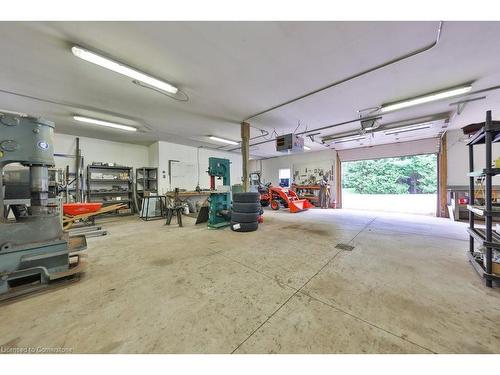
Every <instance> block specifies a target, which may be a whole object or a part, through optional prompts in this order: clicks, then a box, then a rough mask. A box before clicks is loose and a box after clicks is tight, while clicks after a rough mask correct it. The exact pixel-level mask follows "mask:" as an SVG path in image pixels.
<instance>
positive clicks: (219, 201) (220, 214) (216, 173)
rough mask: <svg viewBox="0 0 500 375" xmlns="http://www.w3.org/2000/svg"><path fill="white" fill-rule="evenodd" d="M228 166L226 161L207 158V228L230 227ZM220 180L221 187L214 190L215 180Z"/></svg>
mask: <svg viewBox="0 0 500 375" xmlns="http://www.w3.org/2000/svg"><path fill="white" fill-rule="evenodd" d="M230 164H231V162H230V161H229V160H228V159H220V158H208V174H209V176H210V197H209V198H208V200H209V211H208V227H209V228H215V229H217V228H223V227H226V226H228V225H230V218H231V190H230V180H231V178H230V177H231V175H230ZM216 177H217V178H218V179H219V180H220V179H222V185H223V186H222V187H220V188H219V190H216V189H215V178H216Z"/></svg>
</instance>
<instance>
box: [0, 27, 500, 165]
mask: <svg viewBox="0 0 500 375" xmlns="http://www.w3.org/2000/svg"><path fill="white" fill-rule="evenodd" d="M437 27H438V22H0V35H2V38H0V51H1V53H0V90H3V91H4V92H0V108H1V109H7V110H13V111H20V112H26V113H29V114H32V115H37V116H43V117H46V118H48V119H50V120H53V121H54V122H55V123H56V129H57V131H58V132H62V133H67V134H73V135H80V136H89V137H97V138H102V139H108V140H115V141H126V142H133V143H140V144H149V143H151V142H153V141H155V140H165V141H171V142H176V143H182V144H188V145H194V146H203V145H204V146H213V147H218V146H219V145H218V144H217V143H214V142H213V141H210V140H208V139H207V135H216V136H220V137H224V138H229V139H234V140H238V139H239V136H240V127H239V123H240V122H241V121H242V120H244V119H246V118H247V117H249V116H250V115H252V114H254V113H257V112H260V111H262V110H265V109H266V108H269V107H272V106H274V105H276V104H279V103H282V102H284V101H287V100H290V99H293V98H295V97H297V96H300V95H302V94H304V93H307V92H309V91H312V90H315V89H317V88H320V87H323V86H326V85H328V84H330V83H332V82H335V81H338V80H340V79H342V78H345V77H347V76H350V75H353V74H356V73H358V72H360V71H363V70H366V69H368V68H371V67H373V66H375V65H378V64H381V63H384V62H386V61H388V60H391V59H394V58H395V57H398V56H401V55H404V54H406V53H409V52H411V51H414V50H416V49H419V48H421V47H424V46H426V45H428V44H430V43H432V42H433V41H434V40H435V38H436V32H437ZM499 37H500V22H445V23H444V25H443V30H442V35H441V40H440V42H439V43H438V45H437V46H435V47H434V48H432V49H431V50H430V51H427V52H424V53H422V54H419V55H417V56H414V57H411V58H409V59H407V60H404V61H402V62H399V63H396V64H393V65H391V66H388V67H386V68H383V69H381V70H378V71H376V72H372V73H369V74H367V75H364V76H362V77H359V78H356V79H354V80H352V81H349V82H346V83H343V84H341V85H339V86H336V87H333V88H331V89H328V90H325V91H323V92H321V93H318V94H315V95H313V96H310V97H308V98H305V99H303V100H300V101H298V102H295V103H293V104H290V105H287V106H285V107H282V108H279V109H277V110H274V111H272V112H270V113H267V114H264V115H261V116H258V117H257V118H254V119H252V120H251V121H250V123H251V124H252V125H253V126H256V127H259V128H262V129H266V130H268V131H269V132H272V131H273V130H275V131H276V132H277V133H278V134H284V133H288V132H292V131H293V130H294V129H295V128H297V125H298V124H299V121H300V126H299V128H298V131H304V130H305V129H306V127H307V129H314V128H317V127H323V126H326V125H329V124H335V123H338V122H343V121H348V120H352V119H354V118H356V117H357V112H356V111H357V110H358V109H362V108H367V107H373V106H377V105H380V104H382V103H387V102H393V101H397V100H401V99H405V98H408V97H412V96H418V95H422V94H425V93H428V92H433V91H436V90H441V89H446V88H449V87H453V86H456V85H459V84H462V83H465V82H473V90H474V91H475V90H479V89H483V88H486V87H490V86H496V85H499V84H500V69H498V67H499V66H500V50H499V49H498V48H496V46H497V44H498V40H499ZM72 44H79V45H82V46H85V47H88V48H89V49H92V50H96V51H103V52H105V53H106V54H107V55H109V56H112V57H114V58H115V59H117V60H119V61H121V62H124V63H126V64H128V65H130V66H133V67H136V68H138V69H140V70H143V71H145V72H148V73H150V74H152V75H154V76H156V77H158V78H161V79H164V80H166V81H168V82H171V83H173V84H175V85H176V86H178V87H179V88H180V89H181V90H183V91H184V92H185V93H187V95H188V96H189V98H190V99H189V101H188V102H178V101H175V100H172V99H170V98H168V97H166V96H164V95H162V94H160V93H157V92H155V91H152V90H149V89H146V88H142V87H139V86H137V85H135V84H133V83H132V82H131V80H130V79H129V78H126V77H123V76H120V75H117V74H115V73H113V72H110V71H108V70H106V69H103V68H100V67H98V66H95V65H93V64H90V63H88V62H85V61H83V60H80V59H77V58H75V57H74V56H73V55H72V54H71V51H70V47H71V46H72ZM5 91H8V92H11V93H5ZM12 93H17V94H20V95H22V96H20V95H13V94H12ZM481 95H487V98H486V100H482V101H477V102H472V103H469V104H468V105H467V106H466V107H465V109H464V111H463V113H462V114H461V115H460V116H456V115H452V119H451V121H450V123H449V124H446V123H443V122H442V121H441V122H436V123H435V125H434V126H433V127H431V129H426V130H422V131H417V132H411V133H406V134H405V135H404V139H396V138H395V137H392V138H391V137H379V136H375V137H371V138H369V140H367V141H365V142H364V143H363V146H366V145H373V144H380V143H387V142H397V141H403V140H405V141H407V140H410V139H419V138H428V137H433V136H436V135H437V134H438V133H439V132H441V131H442V130H443V127H446V126H447V125H448V128H450V127H451V128H456V127H460V126H463V125H466V124H468V123H470V122H478V121H483V119H484V112H485V110H486V109H492V110H493V111H494V117H495V112H496V113H498V115H497V116H496V117H500V91H490V92H488V93H484V94H481ZM456 100H457V99H450V100H445V101H441V102H436V103H432V104H425V105H421V106H417V107H413V108H409V109H406V110H402V111H397V112H394V113H391V114H387V115H384V116H383V118H382V120H381V123H382V124H387V123H397V122H398V121H402V120H406V119H410V118H418V117H423V116H428V115H433V114H437V113H443V112H449V111H454V109H455V107H450V106H449V103H451V102H453V101H456ZM73 114H83V115H87V116H91V117H97V118H102V119H108V120H115V121H117V122H121V123H126V124H132V125H136V126H137V125H139V126H140V128H141V130H142V131H141V132H137V133H133V134H131V133H125V132H121V131H117V130H105V129H101V128H96V127H95V126H88V125H84V124H80V123H77V122H75V121H74V120H72V118H71V116H72V115H73ZM358 128H359V123H353V124H350V125H344V126H339V127H335V128H331V129H327V130H324V131H322V133H321V135H330V134H334V133H345V132H352V131H355V130H356V129H358ZM258 134H259V132H258V131H257V130H255V129H254V130H253V131H252V135H253V136H257V135H258ZM321 135H320V136H321ZM401 137H403V136H402V135H401ZM306 144H307V145H309V146H310V147H312V148H313V150H322V149H324V148H325V146H323V145H321V144H318V143H312V142H311V141H310V140H309V139H306ZM359 146H360V142H354V143H353V144H350V143H344V144H342V146H340V145H337V146H335V147H337V148H339V147H343V148H346V147H359ZM230 148H231V147H230V146H229V147H226V149H230ZM251 153H252V154H253V155H254V156H257V157H269V156H274V155H277V153H276V152H275V151H274V144H273V143H272V142H270V143H267V144H262V145H258V146H256V147H253V148H251Z"/></svg>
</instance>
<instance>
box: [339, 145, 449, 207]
mask: <svg viewBox="0 0 500 375" xmlns="http://www.w3.org/2000/svg"><path fill="white" fill-rule="evenodd" d="M439 144H440V143H439V138H431V139H424V140H419V141H412V142H402V143H395V144H389V145H381V146H374V147H369V148H362V149H360V148H358V149H350V150H342V151H339V152H338V154H339V159H340V161H341V170H342V173H341V186H342V207H344V208H351V209H362V210H372V211H385V212H404V213H412V214H424V215H435V214H436V208H437V199H438V154H437V153H438V151H439Z"/></svg>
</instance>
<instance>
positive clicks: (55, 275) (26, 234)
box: [0, 113, 86, 299]
mask: <svg viewBox="0 0 500 375" xmlns="http://www.w3.org/2000/svg"><path fill="white" fill-rule="evenodd" d="M53 136H54V124H53V123H52V122H50V121H46V120H43V119H37V118H33V117H27V116H17V115H12V114H2V113H0V299H5V298H9V297H12V296H15V295H18V294H23V293H26V292H29V291H33V290H35V289H38V288H40V287H43V286H46V285H47V284H48V283H49V282H50V281H52V280H56V279H61V278H67V277H69V276H71V275H74V274H76V273H78V272H81V271H82V268H83V262H82V260H81V253H79V251H81V250H84V249H85V248H86V242H85V237H84V236H80V237H74V238H75V239H73V238H71V240H69V239H68V235H67V234H65V233H64V232H63V229H62V225H61V212H60V204H58V203H57V200H56V199H49V197H48V168H49V167H52V166H54V147H53ZM11 163H20V164H21V165H22V166H24V167H27V168H29V194H30V196H29V197H28V199H5V189H4V184H3V182H2V176H3V174H4V168H5V166H6V165H8V164H11ZM9 187H10V188H11V189H12V181H9ZM14 190H15V187H14ZM9 212H12V213H13V216H14V219H9V218H8V216H9Z"/></svg>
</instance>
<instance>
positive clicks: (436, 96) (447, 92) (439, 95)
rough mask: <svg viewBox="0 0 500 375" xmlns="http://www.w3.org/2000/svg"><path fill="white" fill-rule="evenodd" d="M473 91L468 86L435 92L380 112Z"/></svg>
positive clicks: (382, 109) (393, 105) (386, 107)
mask: <svg viewBox="0 0 500 375" xmlns="http://www.w3.org/2000/svg"><path fill="white" fill-rule="evenodd" d="M471 89H472V86H470V85H468V86H462V87H456V88H453V89H449V90H445V91H440V92H435V93H432V94H427V95H423V96H419V97H417V98H413V99H408V100H404V101H401V102H397V103H392V104H387V105H383V106H382V108H381V109H380V111H381V112H382V113H385V112H390V111H396V110H398V109H403V108H407V107H411V106H414V105H418V104H424V103H429V102H433V101H436V100H441V99H446V98H450V97H452V96H457V95H461V94H465V93H467V92H469V91H470V90H471Z"/></svg>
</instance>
